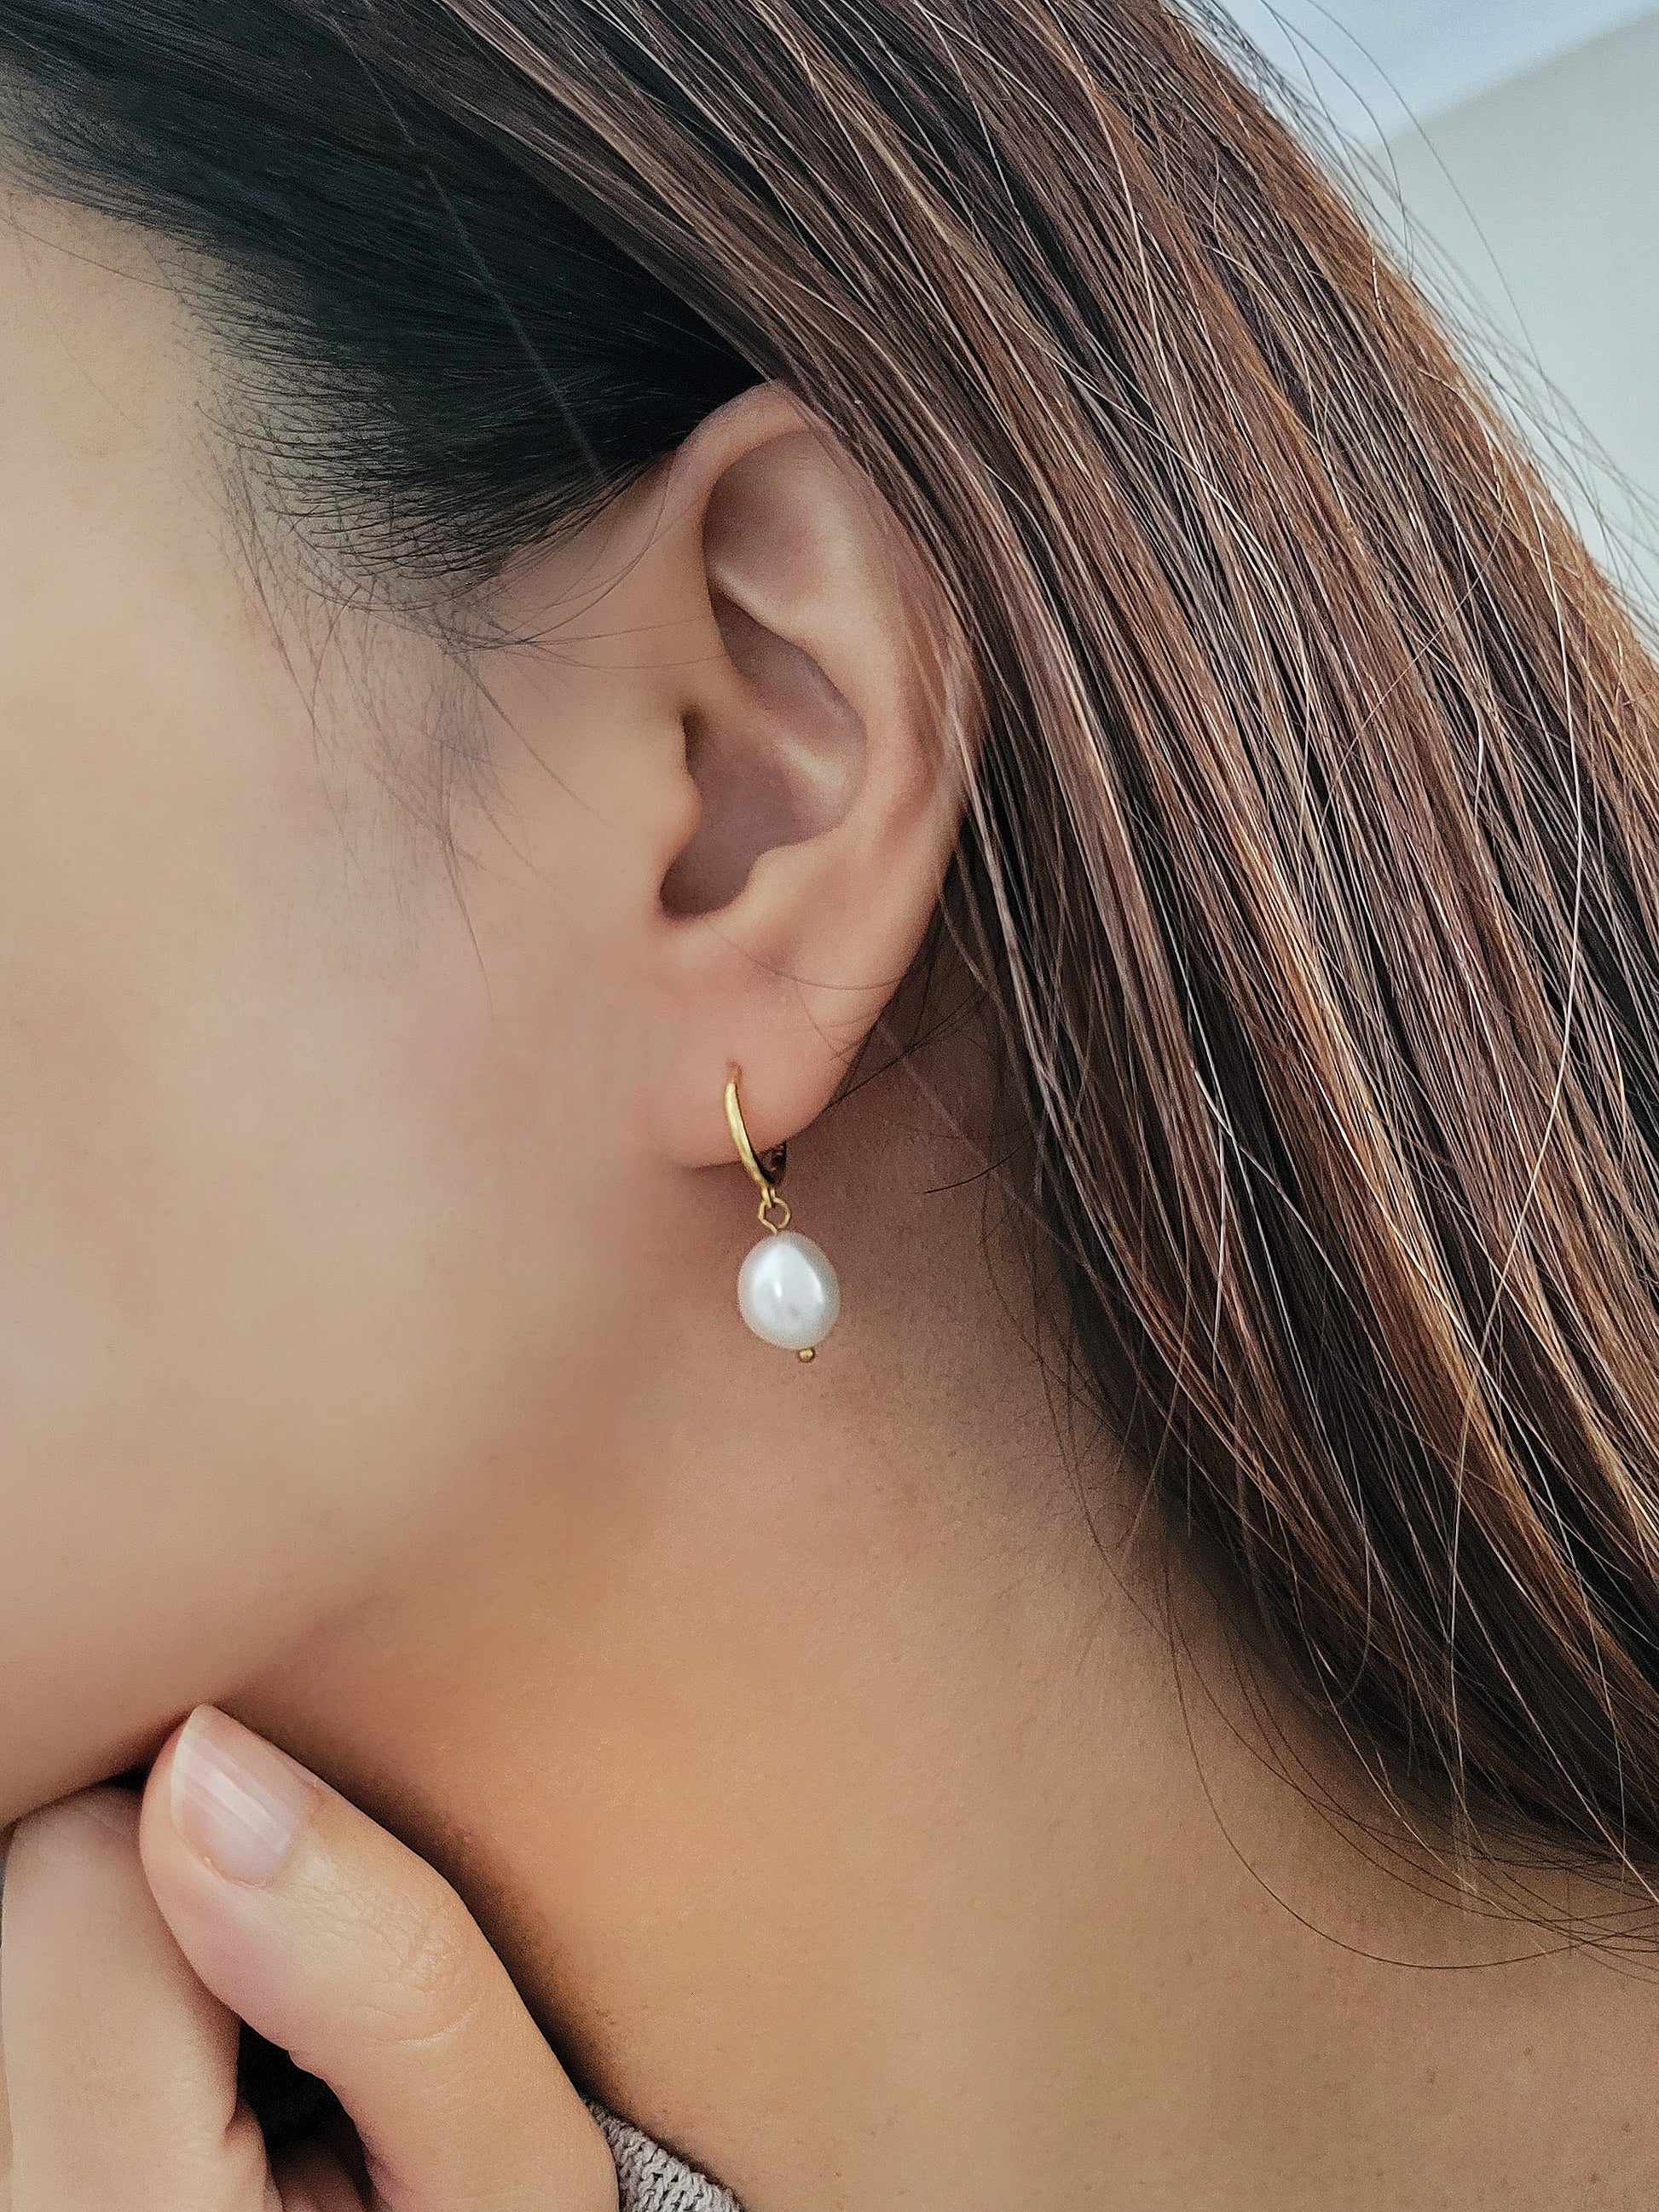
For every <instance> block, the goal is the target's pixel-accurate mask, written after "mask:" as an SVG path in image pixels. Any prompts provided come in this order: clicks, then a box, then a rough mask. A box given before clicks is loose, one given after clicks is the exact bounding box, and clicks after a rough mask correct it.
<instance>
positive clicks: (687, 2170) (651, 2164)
mask: <svg viewBox="0 0 1659 2212" xmlns="http://www.w3.org/2000/svg"><path fill="white" fill-rule="evenodd" d="M587 2109H588V2111H589V2112H592V2115H593V2117H594V2118H595V2119H596V2120H597V2121H598V2122H599V2130H600V2132H601V2134H602V2135H603V2136H604V2137H605V2141H606V2142H608V2143H609V2144H610V2146H611V2157H612V2158H614V2159H615V2160H616V2161H617V2182H618V2184H619V2186H620V2193H621V2197H622V2212H739V2208H738V2200H737V2198H736V2197H733V2196H732V2193H731V2191H729V2190H726V2189H722V2188H721V2187H720V2185H719V2183H718V2182H714V2181H711V2180H710V2179H708V2175H707V2174H706V2173H699V2172H697V2169H696V2166H687V2165H686V2164H685V2163H684V2161H683V2160H680V2159H678V2158H676V2157H674V2156H673V2155H672V2154H671V2152H668V2151H665V2149H664V2148H663V2147H662V2145H661V2144H660V2143H659V2142H652V2140H651V2138H650V2136H647V2135H641V2132H640V2130H638V2129H637V2128H636V2127H635V2126H634V2124H632V2122H631V2121H629V2120H623V2119H619V2118H617V2115H616V2113H615V2112H607V2111H606V2110H605V2106H603V2105H596V2104H595V2103H594V2102H593V2100H592V2098H591V2097H590V2098H589V2099H588V2100H587Z"/></svg>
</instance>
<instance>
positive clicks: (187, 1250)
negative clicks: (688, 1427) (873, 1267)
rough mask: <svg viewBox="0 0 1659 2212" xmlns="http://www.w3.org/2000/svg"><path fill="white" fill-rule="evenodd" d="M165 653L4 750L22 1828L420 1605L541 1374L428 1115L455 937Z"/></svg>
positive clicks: (236, 684) (253, 699)
mask: <svg viewBox="0 0 1659 2212" xmlns="http://www.w3.org/2000/svg"><path fill="white" fill-rule="evenodd" d="M174 646H175V649H174V650H173V651H172V652H170V653H167V654H166V655H160V654H159V653H152V652H151V650H150V649H149V647H148V646H147V645H146V643H145V641H144V637H143V635H142V634H141V635H139V636H138V637H137V638H136V639H135V640H134V641H133V642H132V643H131V646H130V647H129V648H128V650H127V652H126V653H125V656H122V655H120V654H118V653H116V651H115V650H114V648H113V647H108V648H107V649H106V654H105V656H104V659H103V662H102V665H101V668H100V671H99V673H100V684H96V685H95V684H93V683H92V682H91V681H90V680H89V679H88V680H84V681H81V682H78V683H76V684H69V685H64V686H62V687H60V688H59V689H58V690H57V691H55V692H53V693H52V695H51V696H49V697H48V696H47V695H46V690H45V689H44V687H42V689H41V690H40V694H39V696H37V697H36V698H35V699H34V701H33V705H32V711H31V712H30V714H28V715H27V717H25V716H23V715H21V714H11V715H9V716H8V717H7V718H6V720H5V721H4V723H3V727H0V749H3V758H0V767H3V772H4V774H5V775H6V778H7V781H8V785H9V788H10V790H11V791H12V792H13V793H14V794H15V797H14V803H12V804H10V805H9V806H8V809H7V810H6V813H5V817H4V820H3V823H0V1820H5V1819H9V1818H11V1817H13V1816H14V1815H15V1814H16V1813H17V1812H18V1811H20V1810H23V1809H27V1808H28V1807H29V1806H32V1805H33V1804H36V1803H39V1802H43V1800H44V1799H45V1798H47V1797H50V1796H55V1795H58V1794H59V1793H60V1792H61V1791H62V1790H65V1789H68V1788H70V1787H74V1786H76V1785H77V1784H79V1783H80V1782H82V1781H85V1780H88V1779H91V1778H95V1777H96V1776H98V1775H100V1774H103V1773H107V1772H110V1771H116V1770H117V1769H118V1768H120V1767H121V1766H124V1765H126V1764H128V1763H130V1762H131V1759H133V1758H134V1757H136V1756H137V1755H138V1754H139V1753H140V1752H141V1751H142V1749H143V1748H144V1747H145V1746H146V1745H147V1743H148V1742H149V1741H150V1740H151V1739H152V1738H153V1736H154V1735H155V1731H156V1730H157V1729H162V1728H164V1727H165V1726H166V1725H167V1723H168V1722H169V1721H170V1720H171V1719H173V1717H176V1716H177V1714H178V1713H179V1711H182V1710H183V1709H185V1707H186V1706H187V1705H190V1704H191V1703H192V1702H194V1701H195V1700H196V1699H200V1698H206V1697H213V1696H216V1695H222V1694H223V1693H224V1692H225V1691H226V1689H227V1688H228V1686H231V1685H233V1684H234V1681H235V1680H237V1679H238V1677H239V1676H240V1674H243V1673H245V1672H246V1670H247V1669H248V1668H250V1667H252V1666H253V1665H256V1664H258V1663H259V1662H262V1661H264V1660H265V1659H267V1658H268V1657H269V1656H270V1654H271V1653H272V1652H273V1651H275V1650H278V1649H280V1648H281V1646H282V1645H283V1644H285V1643H287V1642H289V1641H290V1640H291V1639H293V1638H295V1637H296V1636H298V1635H300V1634H301V1633H303V1632H305V1630H306V1629H307V1626H309V1625H311V1624H313V1623H314V1622H316V1621H318V1620H320V1619H322V1618H323V1617H324V1616H325V1615H326V1613H328V1611H329V1610H330V1609H331V1608H333V1607H339V1606H341V1605H343V1604H345V1603H348V1602H349V1601H351V1600H352V1598H353V1596H354V1595H356V1594H357V1593H360V1592H361V1591H362V1589H363V1588H364V1587H365V1585H366V1583H368V1581H369V1580H371V1579H372V1578H373V1577H376V1576H384V1575H386V1573H388V1572H391V1571H395V1554H396V1550H397V1546H398V1543H400V1542H402V1541H404V1536H405V1534H407V1535H408V1537H409V1538H410V1540H411V1541H412V1540H413V1539H414V1538H415V1536H416V1532H417V1531H418V1529H419V1528H420V1527H421V1526H422V1522H429V1520H430V1518H431V1516H433V1515H435V1514H436V1513H439V1512H441V1511H443V1510H448V1506H449V1504H450V1501H451V1499H452V1498H453V1494H454V1493H455V1492H456V1490H457V1488H458V1487H459V1485H460V1484H461V1482H462V1480H463V1479H464V1476H465V1470H466V1469H467V1468H468V1466H469V1464H476V1459H472V1458H470V1455H475V1454H476V1453H477V1450H478V1449H479V1448H480V1445H481V1443H483V1444H487V1443H489V1422H490V1421H491V1420H492V1419H496V1418H499V1416H497V1415H496V1414H495V1413H493V1412H492V1407H493V1405H494V1404H495V1401H496V1399H497V1397H498V1395H499V1394H498V1393H497V1391H496V1387H495V1386H496V1371H495V1370H497V1369H498V1368H499V1364H500V1363H501V1362H503V1361H505V1360H507V1358H510V1357H512V1356H513V1352H514V1351H515V1347H514V1346H513V1322H512V1317H511V1315H510V1314H509V1313H507V1312H505V1311H504V1310H502V1305H501V1300H502V1297H503V1295H504V1285H503V1283H502V1281H501V1278H500V1276H499V1273H496V1274H492V1273H491V1271H490V1270H489V1267H487V1266H486V1265H485V1264H484V1263H483V1249H484V1246H485V1243H487V1240H488V1237H489V1231H490V1226H491V1225H490V1223H489V1220H488V1219H487V1218H481V1215H480V1210H479V1206H478V1196H479V1194H478V1192H477V1188H476V1178H474V1177H469V1176H468V1175H467V1173H466V1172H465V1162H464V1161H463V1160H462V1159H461V1158H459V1155H458V1154H457V1153H456V1152H454V1151H453V1148H451V1147H448V1146H447V1145H446V1144H445V1142H444V1141H442V1133H441V1126H440V1122H439V1120H438V1117H436V1116H435V1114H434V1112H433V1109H432V1103H431V1100H430V1097H429V1096H428V1090H429V1085H430V1076H429V1072H428V1069H427V1067H426V1066H425V1065H424V1042H425V1029H426V1026H427V1016H426V1013H425V1011H424V1008H425V1002H426V998H427V996H428V994H432V993H434V992H435V993H437V994H438V995H439V996H442V995H443V994H444V993H445V992H447V990H449V989H450V988H452V987H453V985H452V983H451V982H450V981H449V980H448V975H449V970H450V969H451V967H452V966H453V967H454V968H455V969H458V970H459V968H460V966H461V964H462V956H461V954H460V952H459V950H457V949H456V948H457V947H458V946H459V945H461V944H464V942H465V925H464V922H463V921H462V919H461V917H460V915H459V912H458V910H457V909H456V908H455V906H454V904H453V898H447V897H446V896H444V895H443V894H442V893H441V891H435V892H434V893H433V894H432V895H431V896H430V897H428V894H427V892H426V891H425V890H424V889H422V890H419V891H416V890H414V889H413V888H412V884H414V883H415V882H416V880H419V881H420V882H421V883H422V884H424V880H425V878H424V876H420V877H418V878H417V873H416V872H417V862H416V858H415V856H413V855H412V854H410V850H409V848H408V842H407V837H406V835H405V836H404V837H403V840H402V842H401V843H400V842H399V840H398V832H397V831H396V830H394V829H392V827H391V826H390V825H389V824H388V822H387V819H386V814H387V808H386V803H385V800H384V797H383V794H380V793H378V792H373V793H371V792H370V791H369V790H368V788H367V787H365V788H363V789H361V790H348V789H345V788H344V787H343V786H342V785H341V783H340V782H339V781H338V780H336V781H335V782H334V784H333V786H332V787H331V788H329V789H325V788H324V787H323V786H322V783H321V781H320V780H319V767H318V762H317V756H316V749H315V739H314V735H313V732H312V731H311V729H310V727H309V726H308V725H307V723H306V722H305V721H304V720H303V719H302V717H301V714H299V713H298V712H297V711H296V705H295V696H294V692H293V689H292V686H291V685H289V686H287V687H286V689H284V686H283V684H281V683H277V682H275V681H270V680H268V678H270V671H267V670H264V668H263V667H262V666H261V665H258V663H256V662H254V661H252V660H251V659H250V658H249V655H248V653H247V652H246V648H245V647H240V646H239V647H237V648H236V649H234V650H233V649H232V647H231V646H230V645H228V644H225V645H223V646H219V645H217V644H216V640H215V638H214V636H213V635H211V634H209V635H205V636H200V637H196V638H192V639H191V640H189V641H180V640H175V641H174ZM180 667H188V668H189V669H190V670H191V671H192V674H191V679H190V681H189V683H187V684H186V683H182V682H180V680H179V673H178V671H179V668H180ZM11 703H12V704H13V705H14V706H17V705H19V704H21V702H20V701H19V700H17V699H16V698H14V700H13V702H11ZM429 872H430V873H431V874H432V875H433V877H434V878H436V879H437V880H438V881H439V883H440V884H441V870H440V869H438V868H436V867H434V868H432V869H431V870H430V871H429ZM505 1410H506V1413H507V1414H508V1415H510V1413H511V1408H510V1406H509V1407H507V1408H506V1409H505Z"/></svg>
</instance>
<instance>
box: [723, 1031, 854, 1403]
mask: <svg viewBox="0 0 1659 2212" xmlns="http://www.w3.org/2000/svg"><path fill="white" fill-rule="evenodd" d="M742 1073H743V1071H742V1069H741V1068H739V1067H738V1066H732V1068H731V1069H730V1070H729V1071H728V1072H727V1074H726V1126H727V1127H729V1128H730V1130H731V1132H732V1143H733V1144H734V1145H735V1146H737V1148H738V1158H739V1159H740V1160H741V1161H742V1162H743V1164H744V1167H745V1168H747V1169H748V1170H749V1175H750V1180H751V1181H752V1182H754V1184H755V1186H756V1188H757V1189H758V1190H759V1192H760V1194H761V1195H760V1204H759V1206H757V1208H756V1209H755V1210H756V1214H757V1218H758V1219H759V1220H760V1222H761V1224H762V1225H763V1227H764V1228H765V1229H766V1231H767V1232H768V1233H767V1235H766V1236H764V1237H762V1239H761V1241H760V1243H758V1244H757V1245H756V1247H755V1249H753V1251H752V1252H750V1255H749V1256H748V1258H747V1259H746V1260H745V1261H744V1263H743V1265H742V1267H739V1268H738V1311H739V1312H740V1313H741V1314H742V1316H743V1317H744V1321H746V1322H748V1324H749V1326H750V1328H752V1329H753V1330H754V1332H755V1334H756V1335H757V1336H758V1337H761V1338H763V1340H765V1341H766V1342H767V1343H768V1344H775V1345H776V1346H778V1347H779V1348H780V1349H781V1351H784V1352H794V1353H795V1355H796V1356H797V1358H800V1359H803V1360H805V1359H811V1358H814V1357H815V1356H816V1354H817V1347H818V1346H819V1345H821V1344H822V1343H823V1340H824V1338H825V1337H826V1336H828V1335H829V1332H830V1330H831V1329H832V1328H834V1327H835V1325H836V1316H837V1315H838V1314H839V1313H840V1312H841V1285H840V1284H839V1283H838V1282H837V1281H836V1271H835V1269H834V1268H833V1267H831V1266H830V1264H829V1259H828V1256H827V1255H825V1254H824V1253H823V1252H822V1251H821V1250H820V1249H818V1247H817V1245H816V1244H815V1243H813V1242H812V1240H811V1237H803V1236H801V1235H800V1234H799V1231H796V1230H793V1229H792V1228H791V1227H790V1226H789V1203H788V1200H787V1199H782V1198H780V1197H779V1196H778V1185H779V1183H780V1182H782V1180H783V1170H784V1168H785V1165H786V1164H787V1160H788V1157H789V1147H788V1146H787V1144H782V1145H778V1146H774V1148H773V1149H772V1151H770V1152H768V1153H767V1155H766V1157H765V1158H764V1159H761V1158H757V1156H756V1152H755V1148H754V1146H752V1145H751V1144H750V1141H749V1132H748V1130H747V1128H746V1127H744V1119H743V1108H742V1105H741V1104H740V1103H739V1102H738V1077H739V1076H740V1075H741V1074H742Z"/></svg>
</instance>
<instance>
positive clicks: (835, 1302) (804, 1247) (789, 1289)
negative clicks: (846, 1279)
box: [738, 1229, 841, 1352]
mask: <svg viewBox="0 0 1659 2212" xmlns="http://www.w3.org/2000/svg"><path fill="white" fill-rule="evenodd" d="M738 1306H739V1308H740V1309H741V1310H742V1314H743V1317H744V1320H745V1321H746V1322H748V1324H749V1326H750V1328H752V1329H753V1330H754V1332H755V1334H756V1335H757V1336H759V1337H764V1339H765V1340H766V1341H767V1343H768V1344H775V1345H777V1346H780V1347H781V1349H782V1350H783V1351H785V1352H809V1351H811V1348H812V1346H814V1345H818V1344H822V1343H823V1340H824V1338H825V1337H826V1336H828V1335H829V1332H830V1330H831V1329H832V1328H834V1327H835V1325H836V1316H837V1314H839V1313H840V1311H841V1285H840V1284H839V1283H838V1282H837V1281H836V1271H835V1269H834V1268H833V1267H831V1266H830V1264H829V1258H828V1256H827V1255H825V1254H824V1253H823V1252H821V1251H820V1250H819V1249H818V1248H817V1245H816V1244H815V1243H813V1242H812V1240H811V1237H802V1236H799V1235H798V1234H797V1232H796V1231H794V1230H793V1229H781V1230H779V1231H778V1232H777V1234H776V1235H775V1236H771V1237H762V1239H761V1241H760V1243H758V1244H757V1245H756V1247H755V1249H754V1250H753V1251H752V1252H751V1253H750V1255H749V1257H748V1258H747V1259H746V1260H745V1261H744V1263H743V1265H742V1267H739V1268H738Z"/></svg>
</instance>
